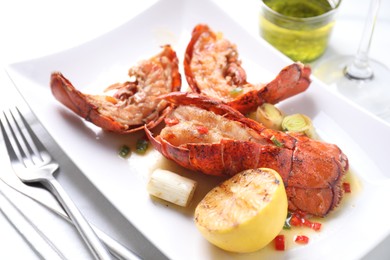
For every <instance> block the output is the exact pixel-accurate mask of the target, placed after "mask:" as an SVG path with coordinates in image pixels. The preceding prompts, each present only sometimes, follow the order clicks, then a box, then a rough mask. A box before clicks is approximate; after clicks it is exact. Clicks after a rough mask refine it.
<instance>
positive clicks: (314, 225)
mask: <svg viewBox="0 0 390 260" xmlns="http://www.w3.org/2000/svg"><path fill="white" fill-rule="evenodd" d="M321 226H322V225H321V223H318V222H314V223H312V224H311V228H312V229H314V230H315V231H319V230H320V229H321Z"/></svg>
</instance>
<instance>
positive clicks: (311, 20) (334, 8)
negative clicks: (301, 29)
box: [261, 0, 342, 22]
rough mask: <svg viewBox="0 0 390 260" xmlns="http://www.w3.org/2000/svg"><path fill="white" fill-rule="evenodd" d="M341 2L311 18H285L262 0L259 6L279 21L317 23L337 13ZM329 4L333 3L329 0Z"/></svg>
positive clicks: (285, 16)
mask: <svg viewBox="0 0 390 260" xmlns="http://www.w3.org/2000/svg"><path fill="white" fill-rule="evenodd" d="M341 1H342V0H339V1H337V3H336V4H335V5H334V7H332V10H330V11H328V12H326V13H324V14H320V15H317V16H312V17H293V16H287V15H284V14H281V13H278V12H276V11H275V10H273V9H271V8H270V7H269V6H268V5H266V4H265V3H264V0H261V5H262V7H263V8H265V9H266V10H267V11H268V12H270V13H272V14H273V15H275V16H277V17H279V18H281V19H285V20H290V21H294V22H298V21H299V22H302V21H304V22H316V21H319V20H323V19H325V18H327V17H328V16H331V15H332V14H333V13H335V12H336V11H337V9H338V8H339V6H340V4H341ZM329 2H333V3H334V2H335V1H334V0H330V1H329Z"/></svg>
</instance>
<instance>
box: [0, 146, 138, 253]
mask: <svg viewBox="0 0 390 260" xmlns="http://www.w3.org/2000/svg"><path fill="white" fill-rule="evenodd" d="M0 160H1V168H2V170H1V171H0V179H1V180H2V181H3V182H4V183H5V184H7V185H8V186H10V187H11V188H13V189H14V190H16V191H18V192H20V193H22V194H24V195H25V196H27V197H29V198H31V199H33V200H34V201H36V202H38V203H39V204H41V205H43V206H44V207H46V208H48V209H50V210H51V211H52V212H54V213H55V214H57V215H59V216H60V217H62V218H63V219H65V220H67V221H68V222H70V223H72V222H71V220H70V219H69V217H68V215H67V214H66V213H65V211H64V210H63V209H62V207H61V206H60V205H59V204H58V202H57V201H56V200H55V199H54V197H53V196H51V195H50V194H49V193H48V192H47V191H46V190H43V189H41V188H38V187H33V186H29V185H26V184H24V183H22V182H21V181H20V180H19V179H18V177H17V176H16V175H15V174H14V173H13V169H12V167H11V164H10V163H9V161H6V160H8V156H7V151H6V149H5V147H4V145H1V147H0ZM91 226H92V228H93V230H94V231H95V233H96V235H97V236H98V237H99V238H100V239H101V241H102V242H103V243H104V244H105V245H106V246H107V249H108V250H109V251H110V253H111V254H112V255H113V256H115V257H116V258H118V259H130V260H140V259H141V258H140V257H139V256H138V255H137V254H136V253H134V252H132V251H131V250H130V249H128V248H126V247H125V246H124V245H122V244H120V243H119V242H118V241H116V240H114V239H113V238H111V237H110V236H108V235H107V234H106V233H104V232H103V231H101V230H100V229H99V228H97V227H96V226H94V225H92V224H91Z"/></svg>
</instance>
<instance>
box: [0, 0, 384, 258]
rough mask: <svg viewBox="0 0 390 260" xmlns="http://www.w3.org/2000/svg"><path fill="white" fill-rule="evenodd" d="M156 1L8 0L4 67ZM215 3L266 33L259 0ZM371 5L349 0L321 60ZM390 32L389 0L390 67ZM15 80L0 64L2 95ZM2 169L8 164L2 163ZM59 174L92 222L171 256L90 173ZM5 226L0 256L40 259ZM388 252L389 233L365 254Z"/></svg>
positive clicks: (73, 252)
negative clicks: (106, 194)
mask: <svg viewBox="0 0 390 260" xmlns="http://www.w3.org/2000/svg"><path fill="white" fill-rule="evenodd" d="M162 1H163V0H162ZM194 1H195V0H194ZM154 2H155V0H146V1H145V0H144V1H137V0H114V1H92V0H87V1H76V0H68V1H58V0H52V1H45V0H36V1H27V0H13V1H1V2H0V39H1V40H0V66H1V68H4V67H5V66H6V65H7V64H9V63H13V62H17V61H23V60H28V59H31V58H36V57H40V56H43V55H47V54H51V53H55V52H59V51H62V50H64V49H68V48H71V47H74V46H77V45H79V44H80V43H82V42H85V41H88V40H91V39H94V38H95V37H97V36H99V35H100V34H102V33H104V32H107V31H110V30H111V29H113V28H115V27H117V26H118V25H121V24H122V23H125V22H126V21H127V20H129V19H130V18H131V17H133V16H134V15H136V14H138V13H139V12H141V11H142V10H144V9H145V8H146V7H147V6H149V5H150V4H153V3H154ZM216 2H217V3H219V4H220V5H221V7H222V8H223V9H225V10H226V11H227V12H228V13H229V14H230V15H231V16H232V17H233V18H234V19H235V20H236V21H237V22H238V23H240V24H242V26H243V27H244V28H245V29H247V30H248V31H249V32H250V33H252V34H253V35H255V36H256V37H259V36H258V14H259V6H258V0H246V1H241V0H240V1H239V0H216ZM368 5H369V1H368V0H365V1H363V0H344V1H343V3H342V5H341V7H340V10H339V14H338V17H337V23H336V26H335V28H334V32H333V34H332V37H331V40H330V45H329V48H328V50H327V52H326V53H325V55H324V57H322V58H321V59H320V61H321V60H323V59H325V58H326V57H329V56H332V55H333V54H336V53H341V54H353V53H354V52H355V51H356V49H357V45H358V41H359V40H360V37H361V31H362V27H363V21H364V19H365V14H366V12H367V10H368ZM389 35H390V0H383V1H382V7H381V10H380V13H379V16H378V19H377V26H376V29H375V34H374V39H373V42H372V47H371V52H370V56H371V57H372V58H374V59H376V60H378V61H380V62H382V63H384V64H386V65H387V66H388V67H390V51H389V46H390V37H389ZM134 37H136V35H135V36H134ZM313 66H315V64H313ZM9 86H10V85H9V82H8V81H7V78H6V75H5V73H4V71H3V70H1V71H0V89H1V95H2V96H3V95H4V96H8V95H9V96H11V95H13V94H14V90H13V89H12V88H10V87H9ZM389 88H390V82H389ZM4 96H3V97H4ZM389 102H390V101H389ZM0 170H3V169H2V168H1V166H0ZM60 181H61V183H62V184H63V185H64V186H65V188H66V189H67V190H68V191H69V193H70V194H71V196H72V198H73V199H74V200H75V201H77V205H78V206H79V208H80V209H81V210H82V212H83V213H84V214H85V215H86V216H87V218H88V219H89V220H91V222H93V223H94V224H95V225H97V226H98V227H100V228H101V229H102V230H104V231H106V232H107V233H108V234H110V235H111V236H113V237H115V238H116V239H118V240H119V241H121V242H122V243H123V244H125V245H126V246H127V247H129V248H132V249H134V250H135V251H136V252H138V253H139V254H140V255H141V256H142V257H144V258H145V259H164V256H163V255H162V254H161V253H160V252H159V251H158V250H157V249H156V248H155V247H154V246H153V245H151V244H150V243H149V242H148V241H147V240H145V239H144V237H143V236H142V234H140V233H139V232H138V231H137V230H135V229H134V227H133V226H132V225H131V224H130V223H128V221H127V220H126V219H125V218H123V217H122V216H121V215H120V214H119V213H118V212H117V211H116V210H115V209H114V208H113V207H112V206H111V204H110V203H109V202H108V201H107V200H106V199H105V198H104V197H103V196H102V195H101V194H100V193H99V191H97V190H96V189H95V188H94V187H93V185H92V184H91V183H90V182H89V181H88V180H87V179H86V178H84V177H83V176H72V178H67V177H62V178H61V179H60ZM14 195H15V196H14V197H15V199H17V200H18V202H19V204H20V205H22V206H23V209H24V210H26V211H27V212H29V214H31V217H32V219H34V220H35V221H34V223H35V224H36V225H37V226H38V227H39V228H40V229H41V230H42V231H43V232H45V234H47V235H48V236H49V237H50V236H51V237H52V238H53V239H55V238H56V239H57V240H58V237H61V240H62V242H63V243H62V247H64V248H65V249H66V251H67V257H69V258H70V259H88V258H89V256H88V253H87V251H86V250H85V248H82V247H80V244H81V242H80V239H79V238H78V236H77V234H76V233H75V231H74V229H73V228H71V227H70V225H69V224H66V222H64V221H63V220H61V219H59V218H57V217H54V216H53V215H52V214H50V213H48V211H47V210H46V209H44V208H41V207H40V206H38V205H37V204H36V203H34V202H32V201H31V200H29V199H26V198H25V197H24V196H21V195H20V194H17V193H15V194H14ZM0 196H1V195H0ZM48 223H50V225H48ZM56 223H58V225H56ZM53 227H55V228H53ZM357 228H358V227H357ZM0 230H1V232H0V259H38V258H37V257H36V256H35V254H34V252H33V251H32V250H31V249H30V248H29V247H28V246H27V244H26V243H25V242H24V240H22V238H21V237H20V236H19V234H18V233H17V232H16V231H15V230H14V229H13V227H12V226H11V225H10V224H9V223H8V222H7V220H6V219H5V218H4V216H3V215H1V214H0ZM389 258H390V238H387V239H385V240H384V241H383V242H382V243H381V244H379V245H378V246H377V247H376V248H375V249H374V250H373V251H372V252H370V253H369V254H368V255H367V256H365V257H364V259H389Z"/></svg>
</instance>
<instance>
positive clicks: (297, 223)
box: [290, 214, 302, 227]
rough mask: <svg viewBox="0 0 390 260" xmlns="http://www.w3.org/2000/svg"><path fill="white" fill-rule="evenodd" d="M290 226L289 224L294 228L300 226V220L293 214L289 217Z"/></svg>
mask: <svg viewBox="0 0 390 260" xmlns="http://www.w3.org/2000/svg"><path fill="white" fill-rule="evenodd" d="M290 224H291V226H295V227H299V226H302V222H301V219H300V218H299V217H297V216H296V215H295V214H293V215H292V216H291V219H290Z"/></svg>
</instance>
